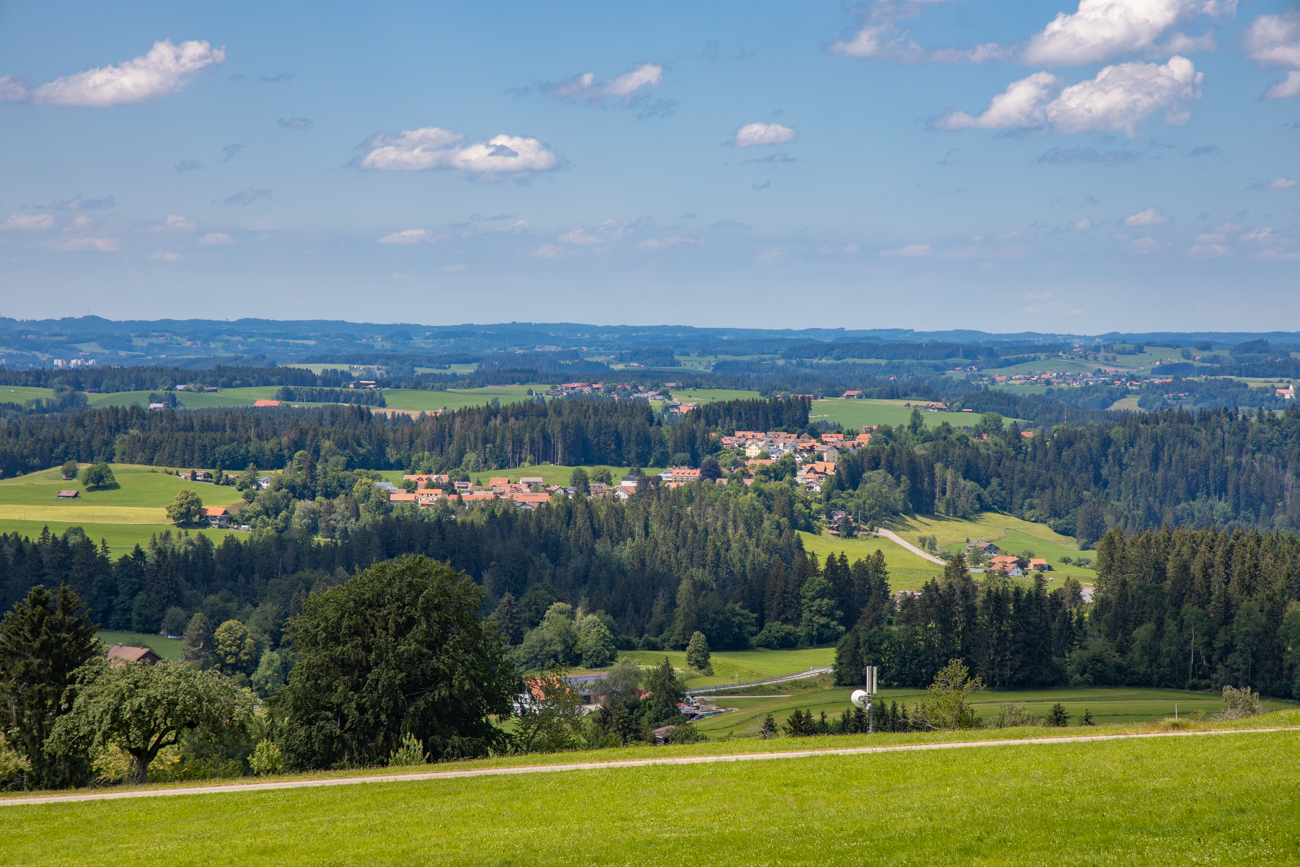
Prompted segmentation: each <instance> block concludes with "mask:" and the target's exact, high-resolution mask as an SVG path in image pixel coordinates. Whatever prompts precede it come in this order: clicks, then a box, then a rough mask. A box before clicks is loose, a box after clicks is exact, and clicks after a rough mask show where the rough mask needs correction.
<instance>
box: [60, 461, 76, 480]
mask: <svg viewBox="0 0 1300 867" xmlns="http://www.w3.org/2000/svg"><path fill="white" fill-rule="evenodd" d="M77 470H78V467H77V462H76V461H67V462H65V463H64V464H63V469H62V474H63V480H64V481H69V480H71V479H75V478H76V477H77Z"/></svg>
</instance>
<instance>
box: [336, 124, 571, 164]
mask: <svg viewBox="0 0 1300 867" xmlns="http://www.w3.org/2000/svg"><path fill="white" fill-rule="evenodd" d="M464 141H465V134H464V133H463V132H457V131H455V130H449V129H442V128H440V127H436V126H430V127H423V128H421V129H414V130H407V131H405V132H400V133H396V134H391V133H380V134H378V135H374V136H371V137H370V138H369V139H367V140H366V142H365V143H364V144H363V145H362V147H366V148H369V149H370V151H369V153H367V154H366V155H365V156H364V157H362V158H361V159H360V161H359V162H358V165H360V166H361V167H362V168H365V169H381V170H385V171H426V170H429V169H462V170H464V171H467V172H474V173H476V174H485V175H490V174H497V173H509V172H544V171H548V170H550V169H553V168H555V167H556V166H558V165H559V162H560V161H559V158H558V157H556V155H555V152H554V151H551V150H550V149H548V148H547V147H546V146H545V145H543V144H542V143H541V142H540V141H538V140H537V139H535V138H523V137H520V136H509V135H499V136H496V137H494V138H492V139H490V140H488V141H486V142H475V143H473V144H469V145H464V146H461V143H462V142H464Z"/></svg>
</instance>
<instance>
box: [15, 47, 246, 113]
mask: <svg viewBox="0 0 1300 867" xmlns="http://www.w3.org/2000/svg"><path fill="white" fill-rule="evenodd" d="M225 59H226V50H225V49H224V48H213V47H212V46H211V45H210V44H209V43H207V42H200V41H190V42H182V43H181V44H180V45H173V44H172V42H171V40H169V39H164V40H163V41H161V42H155V43H154V44H153V48H152V49H150V51H149V53H148V54H146V55H144V56H143V57H136V58H134V59H132V60H125V61H123V62H122V63H119V64H117V65H116V66H104V67H100V68H98V69H88V70H86V71H85V72H79V73H77V74H76V75H67V76H64V77H63V78H56V79H54V80H53V81H48V82H46V83H45V84H42V85H39V86H37V87H34V88H32V89H31V91H30V93H26V92H24V93H23V94H22V97H23V98H26V97H27V96H30V98H31V101H32V102H33V103H35V104H36V105H70V106H80V107H84V108H108V107H110V106H114V105H126V104H128V103H133V102H145V101H147V100H151V99H158V98H160V97H163V96H168V95H169V94H172V93H175V92H176V91H178V90H180V89H181V88H183V87H184V86H185V85H186V84H188V83H189V81H190V80H191V79H192V78H193V77H194V76H195V75H196V74H198V72H199V71H200V70H202V69H205V68H207V67H209V66H211V65H213V64H215V63H223V62H224V61H225ZM6 80H7V81H12V80H11V79H8V76H6ZM0 89H3V87H2V86H0ZM25 90H26V88H25V87H24V91H25ZM9 92H10V93H15V94H16V93H17V92H18V91H16V90H14V89H13V88H12V87H10V88H9ZM9 98H13V97H12V96H11V97H9Z"/></svg>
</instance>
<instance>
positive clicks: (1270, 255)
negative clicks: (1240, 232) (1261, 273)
mask: <svg viewBox="0 0 1300 867" xmlns="http://www.w3.org/2000/svg"><path fill="white" fill-rule="evenodd" d="M1250 258H1252V259H1263V260H1264V261H1266V262H1268V261H1272V262H1284V261H1285V262H1290V261H1292V260H1293V259H1300V253H1297V252H1295V251H1294V250H1288V249H1287V248H1286V247H1269V248H1268V249H1267V250H1260V251H1259V252H1258V253H1255V254H1254V255H1253V256H1251V257H1250Z"/></svg>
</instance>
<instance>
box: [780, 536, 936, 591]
mask: <svg viewBox="0 0 1300 867" xmlns="http://www.w3.org/2000/svg"><path fill="white" fill-rule="evenodd" d="M798 532H799V538H800V539H802V540H803V548H804V550H805V551H808V552H811V553H814V554H816V555H817V559H818V560H819V561H821V562H822V563H823V564H824V563H825V562H826V558H827V556H829V555H835V556H839V555H840V554H841V553H843V554H844V555H845V556H846V557H848V559H849V562H850V563H852V562H853V561H854V560H861V559H863V558H865V557H870V556H871V555H873V554H875V553H876V551H877V550H880V551H881V552H883V553H884V555H885V563H886V564H887V565H888V566H889V587H890V589H891V590H894V591H898V590H920V589H921V587H922V586H924V584H925V582H927V581H929V580H930V579H931V578H933V577H935V576H936V575H941V574H943V567H942V566H940V565H939V564H937V563H931V562H930V561H929V560H926V559H924V558H922V557H919V556H917V555H916V554H913V553H912V552H911V551H909V550H907V549H906V548H904V547H903V546H901V545H899V544H898V543H896V542H894V541H893V540H891V539H885V538H883V537H881V536H862V537H859V538H857V539H835V538H832V537H830V536H827V535H821V536H814V535H813V534H812V533H806V532H804V531H803V530H800V531H798Z"/></svg>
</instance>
